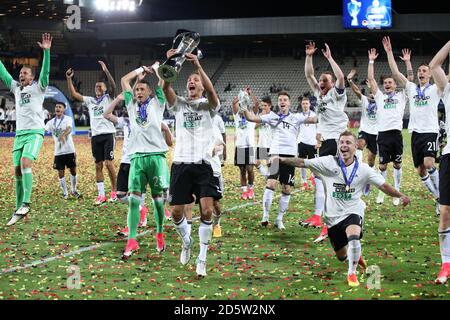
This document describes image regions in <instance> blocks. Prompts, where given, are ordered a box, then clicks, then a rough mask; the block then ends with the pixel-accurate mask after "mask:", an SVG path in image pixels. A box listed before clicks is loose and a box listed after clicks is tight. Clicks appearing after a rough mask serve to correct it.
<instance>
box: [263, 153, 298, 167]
mask: <svg viewBox="0 0 450 320" xmlns="http://www.w3.org/2000/svg"><path fill="white" fill-rule="evenodd" d="M275 161H279V162H280V163H282V164H287V165H288V166H292V167H297V168H304V167H305V161H304V159H302V158H297V157H294V158H283V157H279V156H274V157H271V158H270V162H272V163H273V162H275Z"/></svg>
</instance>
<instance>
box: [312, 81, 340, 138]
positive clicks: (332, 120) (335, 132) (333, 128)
mask: <svg viewBox="0 0 450 320" xmlns="http://www.w3.org/2000/svg"><path fill="white" fill-rule="evenodd" d="M314 95H315V96H316V98H317V108H316V110H317V116H318V121H319V122H318V124H317V132H318V133H320V134H321V135H322V139H323V140H328V139H335V140H337V139H339V135H340V134H341V133H342V132H344V131H345V130H346V129H347V124H348V116H347V114H346V113H345V112H344V108H345V105H346V104H347V94H346V92H345V89H344V90H343V93H342V94H341V93H339V92H338V89H337V88H336V87H333V88H332V89H330V90H329V91H328V92H327V94H326V95H324V96H321V95H320V92H319V90H315V92H314Z"/></svg>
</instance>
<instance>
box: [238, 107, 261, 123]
mask: <svg viewBox="0 0 450 320" xmlns="http://www.w3.org/2000/svg"><path fill="white" fill-rule="evenodd" d="M242 112H243V113H244V116H245V118H246V119H247V120H248V121H250V122H255V123H261V122H262V120H261V117H260V116H257V115H255V114H254V113H251V112H250V111H248V110H243V111H242Z"/></svg>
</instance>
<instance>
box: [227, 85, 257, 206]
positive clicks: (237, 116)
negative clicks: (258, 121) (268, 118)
mask: <svg viewBox="0 0 450 320" xmlns="http://www.w3.org/2000/svg"><path fill="white" fill-rule="evenodd" d="M244 95H248V96H249V97H252V100H253V112H254V113H258V111H259V102H258V99H256V97H255V96H254V95H253V94H252V91H251V89H250V88H246V89H245V90H244ZM242 103H243V101H239V100H238V97H234V98H233V115H234V125H235V129H236V131H235V132H236V136H235V137H236V140H235V141H236V142H235V146H236V148H235V152H234V165H235V166H238V167H239V172H240V178H241V191H242V194H241V199H244V200H246V199H253V198H254V197H255V192H254V190H253V184H254V180H255V173H254V166H255V146H256V144H255V123H254V122H249V121H247V119H246V118H245V116H244V115H242V114H241V113H240V112H239V104H242ZM241 107H242V106H241ZM247 177H248V180H247Z"/></svg>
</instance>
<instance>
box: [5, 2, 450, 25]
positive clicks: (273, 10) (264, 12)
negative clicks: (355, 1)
mask: <svg viewBox="0 0 450 320" xmlns="http://www.w3.org/2000/svg"><path fill="white" fill-rule="evenodd" d="M78 1H80V0H73V2H74V3H75V4H77V3H78ZM84 2H85V7H83V9H82V13H83V18H84V19H85V20H88V19H92V20H97V21H108V22H114V21H136V20H140V21H142V20H143V21H162V20H180V19H218V18H244V17H287V16H311V15H340V14H341V13H342V9H341V6H342V1H341V0H327V1H308V2H306V1H296V2H290V1H288V2H285V3H283V4H282V5H278V3H277V2H275V1H271V2H267V1H255V0H247V1H241V0H227V1H212V0H189V1H186V0H170V1H167V0H143V4H142V6H141V7H139V8H138V10H137V11H136V13H134V14H129V13H121V14H117V13H116V14H110V15H109V16H105V14H104V13H100V12H96V11H95V9H94V0H84ZM67 6H68V5H67V4H64V0H33V1H31V0H2V1H0V16H9V17H12V16H13V17H47V18H48V19H52V20H62V19H63V18H64V17H66V16H67V13H66V9H67ZM392 8H393V10H394V13H397V14H405V13H445V12H450V3H449V2H448V1H442V0H428V1H426V5H423V4H421V3H416V4H415V3H414V2H411V1H405V0H403V1H401V0H392Z"/></svg>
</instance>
